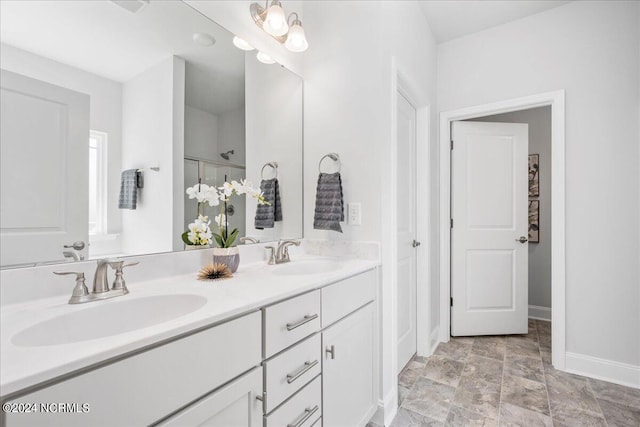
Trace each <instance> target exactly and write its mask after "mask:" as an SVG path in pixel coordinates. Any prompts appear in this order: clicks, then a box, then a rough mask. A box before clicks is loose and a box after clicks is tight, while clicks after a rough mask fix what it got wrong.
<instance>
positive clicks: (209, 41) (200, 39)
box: [193, 33, 216, 46]
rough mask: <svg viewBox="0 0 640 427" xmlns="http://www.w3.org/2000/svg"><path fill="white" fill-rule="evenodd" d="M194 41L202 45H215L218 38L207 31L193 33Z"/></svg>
mask: <svg viewBox="0 0 640 427" xmlns="http://www.w3.org/2000/svg"><path fill="white" fill-rule="evenodd" d="M193 41H194V42H196V43H197V44H199V45H200V46H213V45H214V44H215V42H216V39H214V38H213V36H212V35H209V34H207V33H193Z"/></svg>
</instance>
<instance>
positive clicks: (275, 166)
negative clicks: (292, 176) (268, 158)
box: [260, 162, 278, 179]
mask: <svg viewBox="0 0 640 427" xmlns="http://www.w3.org/2000/svg"><path fill="white" fill-rule="evenodd" d="M267 166H269V167H270V168H272V169H273V173H274V174H275V176H274V178H276V179H278V162H269V163H265V164H264V166H262V169H261V170H260V178H261V179H264V168H266V167H267ZM272 179H273V178H272Z"/></svg>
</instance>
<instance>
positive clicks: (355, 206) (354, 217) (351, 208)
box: [347, 203, 362, 225]
mask: <svg viewBox="0 0 640 427" xmlns="http://www.w3.org/2000/svg"><path fill="white" fill-rule="evenodd" d="M347 217H348V221H349V225H362V205H361V204H360V203H349V204H348V205H347Z"/></svg>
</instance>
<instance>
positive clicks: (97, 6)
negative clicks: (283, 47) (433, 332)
mask: <svg viewBox="0 0 640 427" xmlns="http://www.w3.org/2000/svg"><path fill="white" fill-rule="evenodd" d="M140 6H142V7H141V8H140ZM0 8H1V10H0V19H1V25H0V30H1V33H0V37H1V40H0V41H1V43H2V44H1V46H0V55H1V58H0V59H1V61H0V67H1V68H2V81H1V83H2V88H1V90H2V92H1V94H0V99H1V102H2V105H1V113H2V117H1V123H0V127H1V136H0V142H1V145H2V147H1V148H2V150H1V153H0V159H1V162H2V165H1V174H2V176H1V181H0V185H1V200H0V209H1V212H0V221H1V225H0V228H1V229H0V232H1V236H0V240H1V245H2V248H1V254H0V264H1V266H2V267H3V268H6V267H15V266H28V265H37V264H41V263H55V262H72V261H75V260H80V259H94V258H104V257H111V256H129V255H140V254H150V253H159V252H169V251H179V250H184V249H185V244H184V242H183V240H182V238H181V235H182V233H183V232H184V231H185V230H186V229H187V227H188V225H189V224H190V223H192V222H193V221H194V220H195V219H196V218H197V216H198V206H197V201H196V200H194V199H190V198H189V197H188V196H187V194H186V189H187V188H189V187H192V186H194V185H196V184H198V183H200V184H206V185H209V186H214V187H219V186H221V185H222V184H223V183H224V182H225V181H228V182H230V181H232V180H235V181H238V182H241V181H242V180H244V179H246V180H248V181H249V182H251V183H252V184H253V187H256V188H259V187H260V184H261V180H265V181H269V183H271V184H272V181H271V180H272V179H273V178H275V177H276V176H277V179H278V184H279V196H280V197H279V202H280V205H279V206H278V209H279V211H280V212H281V216H282V218H281V219H280V218H277V219H275V220H274V221H269V220H268V219H269V218H267V220H266V221H258V222H256V210H257V203H256V200H255V199H253V198H252V197H245V196H235V197H233V198H231V200H230V201H229V202H228V203H227V215H226V224H227V227H228V229H233V228H238V230H239V236H238V237H241V236H251V237H254V238H255V239H258V240H259V241H261V242H265V241H269V240H276V239H280V238H300V237H302V233H303V231H302V230H303V225H302V191H303V190H302V144H303V141H302V119H303V115H302V90H303V82H302V79H301V78H300V77H299V76H297V75H295V74H294V73H292V72H290V71H289V70H287V69H285V68H283V67H282V66H280V65H278V64H271V65H268V64H263V63H261V62H258V61H257V60H256V55H255V51H254V52H245V51H242V50H239V49H237V48H236V47H235V46H234V45H233V43H232V39H233V34H231V33H229V32H228V31H226V30H225V29H224V28H222V27H220V26H219V25H217V24H216V23H215V22H213V21H211V20H210V19H208V18H207V17H205V16H203V15H202V14H200V13H199V12H197V11H196V10H194V9H193V8H191V7H190V6H189V5H187V4H185V3H183V2H182V1H178V0H163V1H151V2H149V3H144V2H120V1H107V0H95V1H56V0H48V1H4V0H3V1H2V2H0ZM276 165H277V166H276ZM133 207H135V209H134V208H133ZM200 213H201V214H204V215H207V216H208V217H209V218H210V219H211V220H212V224H211V225H212V227H214V226H216V223H215V221H213V219H214V218H215V217H216V216H218V215H219V214H220V206H213V207H211V206H209V205H208V204H206V205H205V206H204V207H202V206H201V211H200ZM238 243H240V242H238Z"/></svg>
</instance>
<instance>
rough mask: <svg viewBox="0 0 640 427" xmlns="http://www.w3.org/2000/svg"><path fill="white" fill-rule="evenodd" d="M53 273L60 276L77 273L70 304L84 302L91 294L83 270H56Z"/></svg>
mask: <svg viewBox="0 0 640 427" xmlns="http://www.w3.org/2000/svg"><path fill="white" fill-rule="evenodd" d="M53 274H57V275H58V276H66V275H69V274H75V275H76V286H75V287H74V288H73V292H72V293H71V298H70V299H69V304H78V303H80V302H84V299H85V298H86V297H87V296H88V295H89V289H87V285H85V283H84V273H83V272H81V271H54V272H53Z"/></svg>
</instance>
